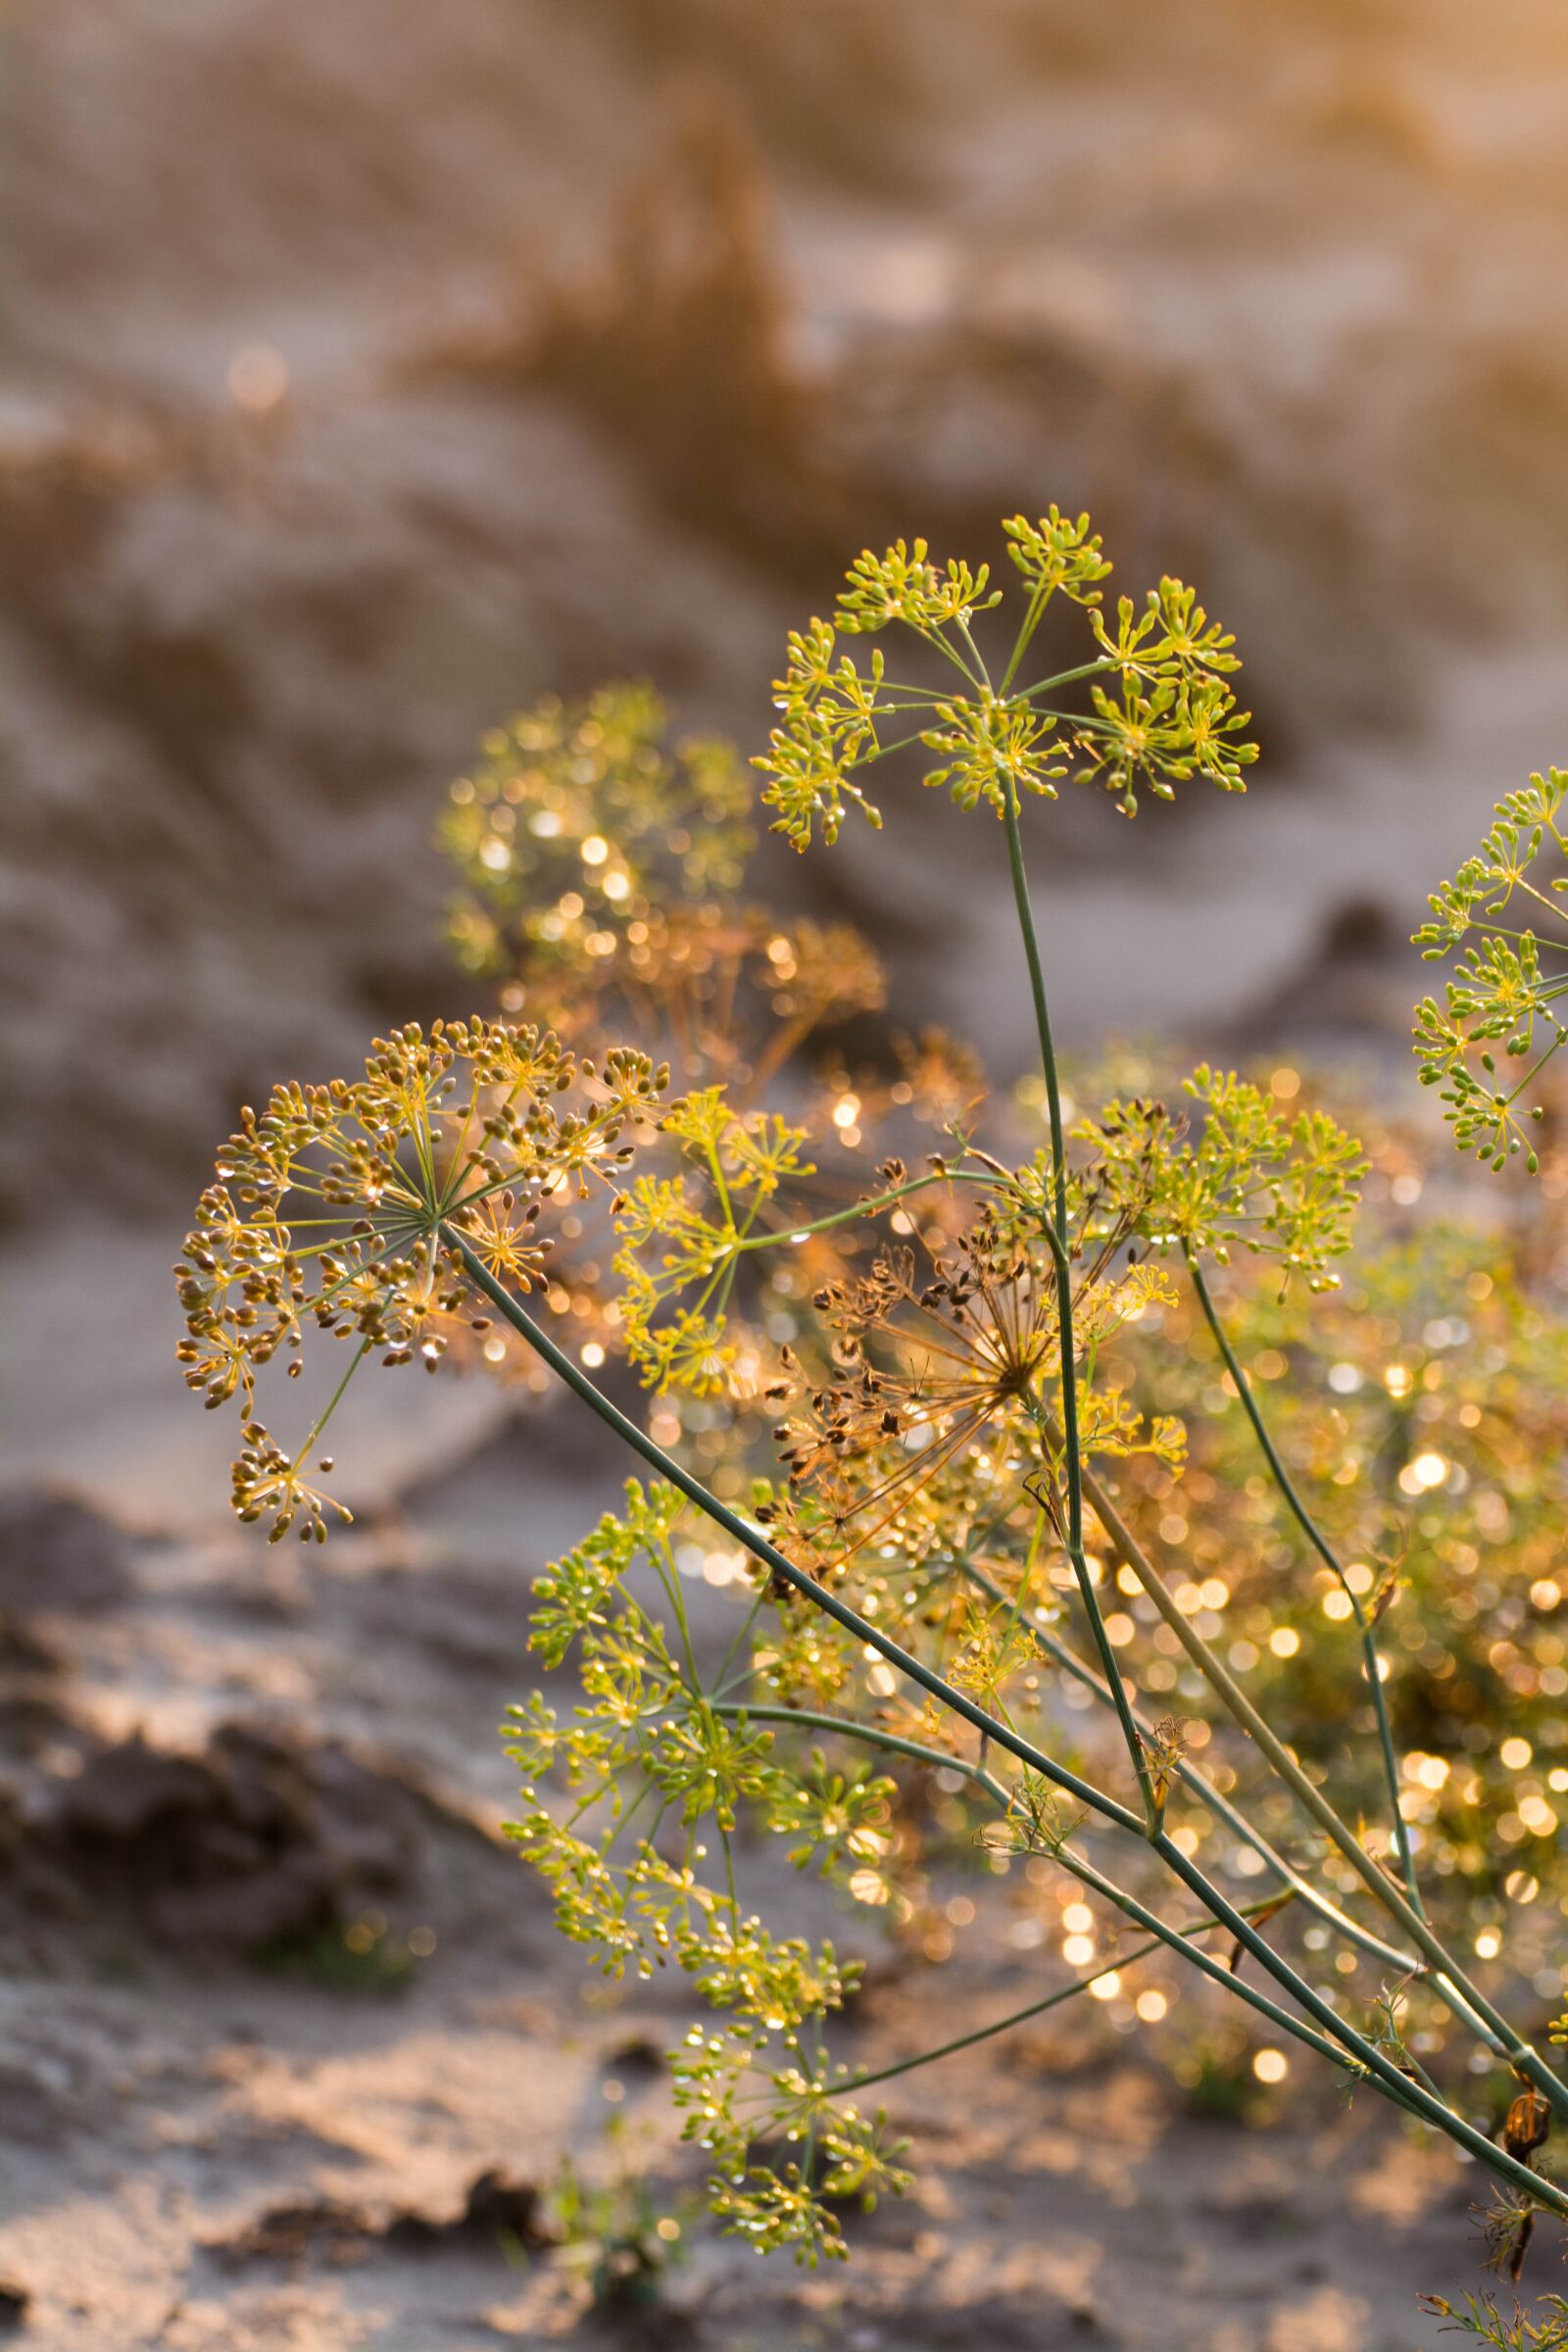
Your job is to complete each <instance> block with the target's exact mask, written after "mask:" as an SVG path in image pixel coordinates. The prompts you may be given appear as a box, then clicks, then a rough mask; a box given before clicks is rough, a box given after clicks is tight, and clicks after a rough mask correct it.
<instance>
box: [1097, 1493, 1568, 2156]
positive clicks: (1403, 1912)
mask: <svg viewBox="0 0 1568 2352" xmlns="http://www.w3.org/2000/svg"><path fill="white" fill-rule="evenodd" d="M1084 1491H1085V1493H1086V1494H1087V1495H1088V1497H1089V1500H1090V1502H1091V1503H1092V1504H1093V1506H1094V1510H1095V1516H1096V1517H1097V1518H1098V1519H1099V1521H1100V1523H1101V1525H1102V1527H1103V1529H1104V1531H1105V1535H1106V1538H1107V1540H1108V1542H1109V1544H1110V1547H1111V1549H1112V1550H1113V1551H1114V1553H1115V1555H1116V1557H1117V1558H1118V1559H1119V1560H1122V1561H1124V1562H1125V1564H1126V1565H1127V1566H1128V1567H1129V1568H1130V1569H1131V1570H1132V1572H1133V1574H1134V1575H1135V1576H1136V1577H1137V1579H1138V1581H1139V1583H1140V1584H1141V1585H1142V1586H1143V1589H1144V1591H1145V1592H1146V1593H1148V1595H1149V1597H1150V1599H1151V1600H1152V1602H1153V1603H1154V1606H1155V1608H1156V1609H1158V1611H1159V1613H1160V1615H1161V1617H1163V1618H1164V1620H1165V1623H1166V1624H1167V1625H1168V1626H1169V1627H1170V1629H1171V1632H1172V1633H1173V1634H1174V1635H1175V1636H1176V1639H1177V1641H1178V1642H1180V1643H1181V1645H1182V1647H1183V1648H1184V1649H1185V1650H1186V1652H1187V1654H1188V1656H1189V1657H1190V1658H1191V1659H1192V1661H1193V1664H1194V1665H1195V1666H1196V1667H1197V1668H1198V1670H1199V1672H1200V1673H1201V1675H1203V1676H1204V1678H1205V1679H1206V1680H1207V1682H1208V1683H1209V1684H1210V1686H1211V1687H1212V1688H1213V1690H1214V1691H1217V1693H1218V1694H1219V1696H1220V1698H1221V1699H1223V1701H1224V1703H1225V1705H1226V1707H1227V1708H1228V1709H1229V1711H1230V1713H1231V1714H1232V1716H1234V1718H1235V1720H1236V1721H1237V1722H1238V1723H1239V1724H1240V1725H1241V1726H1242V1728H1243V1730H1244V1731H1247V1732H1250V1734H1251V1736H1252V1738H1253V1740H1256V1742H1257V1744H1258V1746H1259V1748H1260V1749H1261V1750H1262V1752H1263V1754H1264V1756H1265V1757H1266V1758H1267V1759H1268V1762H1269V1763H1270V1764H1271V1765H1272V1767H1273V1769H1274V1770H1275V1772H1277V1773H1278V1775H1279V1777H1280V1779H1281V1780H1282V1781H1283V1782H1284V1783H1285V1785H1286V1787H1287V1788H1288V1789H1291V1791H1292V1792H1293V1794H1294V1795H1295V1796H1296V1798H1297V1800H1298V1802H1299V1804H1300V1805H1301V1807H1302V1809H1303V1810H1304V1811H1305V1812H1306V1813H1308V1814H1309V1815H1310V1816H1311V1818H1312V1819H1313V1820H1314V1821H1315V1822H1316V1823H1317V1824H1318V1826H1319V1828H1320V1829H1322V1830H1323V1831H1324V1832H1325V1833H1326V1834H1327V1836H1328V1837H1329V1838H1330V1839H1331V1840H1332V1842H1333V1843H1334V1844H1335V1845H1336V1846H1338V1848H1339V1850H1340V1852H1341V1853H1342V1854H1343V1855H1344V1856H1345V1859H1346V1860H1347V1861H1348V1863H1349V1865H1350V1867H1351V1869H1352V1870H1353V1871H1354V1872H1355V1873H1356V1876H1357V1877H1358V1878H1359V1879H1360V1880H1361V1882H1362V1884H1363V1886H1364V1887H1366V1888H1367V1890H1368V1892H1369V1893H1371V1894H1372V1895H1374V1896H1375V1897H1376V1899H1377V1900H1378V1901H1379V1902H1380V1903H1381V1904H1382V1905H1383V1908H1384V1909H1385V1910H1386V1911H1388V1912H1390V1913H1391V1914H1392V1915H1393V1917H1394V1918H1395V1919H1396V1920H1397V1922H1398V1924H1399V1926H1400V1927H1401V1928H1402V1929H1403V1930H1404V1932H1405V1934H1406V1935H1407V1936H1409V1938H1410V1940H1411V1942H1412V1943H1413V1944H1414V1945H1415V1946H1416V1948H1417V1950H1418V1951H1420V1952H1423V1953H1424V1954H1425V1955H1426V1957H1427V1959H1428V1960H1429V1961H1430V1962H1431V1963H1432V1967H1433V1971H1434V1976H1435V1980H1436V1982H1437V1984H1438V1985H1440V1987H1441V1988H1442V1989H1443V1990H1444V1991H1445V1992H1446V1993H1447V1994H1448V1996H1449V1997H1450V1998H1451V1997H1452V1996H1453V1994H1454V1993H1455V1992H1457V1994H1458V1995H1459V2004H1458V2005H1460V2006H1462V2007H1463V2008H1464V2009H1466V2010H1467V2011H1469V2012H1470V2013H1471V2014H1472V2015H1473V2016H1475V2017H1478V2018H1480V2019H1481V2020H1482V2021H1483V2023H1484V2025H1485V2028H1486V2034H1487V2036H1488V2037H1490V2038H1492V2039H1493V2041H1494V2043H1495V2047H1496V2049H1497V2050H1498V2051H1499V2052H1500V2053H1502V2054H1504V2055H1506V2057H1507V2058H1508V2059H1509V2060H1510V2062H1511V2063H1513V2064H1514V2065H1515V2066H1516V2067H1518V2068H1519V2069H1521V2070H1522V2071H1523V2073H1525V2074H1526V2075H1527V2076H1528V2077H1529V2079H1530V2081H1531V2082H1534V2083H1535V2085H1536V2087H1537V2089H1538V2090H1540V2091H1542V2092H1543V2093H1544V2096H1545V2097H1546V2098H1547V2099H1549V2100H1550V2102H1551V2104H1552V2106H1553V2107H1555V2108H1556V2110H1557V2112H1558V2113H1559V2114H1564V2115H1568V2083H1565V2082H1562V2081H1560V2080H1559V2078H1558V2077H1557V2076H1556V2075H1555V2074H1554V2073H1553V2072H1552V2070H1551V2068H1550V2067H1549V2066H1547V2064H1546V2063H1545V2061H1544V2058H1543V2057H1542V2056H1541V2053H1540V2051H1539V2050H1536V2049H1534V2048H1533V2047H1532V2046H1531V2044H1530V2043H1529V2042H1527V2041H1525V2040H1524V2038H1523V2037H1522V2035H1520V2034H1517V2033H1516V2032H1515V2031H1514V2029H1513V2027H1512V2026H1510V2025H1509V2023H1508V2021H1507V2019H1506V2018H1505V2017H1503V2016H1502V2015H1501V2014H1500V2013H1499V2011H1498V2010H1497V2009H1496V2008H1495V2006H1494V2005H1493V2003H1492V2002H1491V2001H1489V2000H1488V1999H1487V1997H1486V1995H1485V1993H1483V1992H1482V1991H1481V1989H1480V1987H1479V1986H1478V1985H1475V1984H1473V1983H1472V1982H1471V1980H1470V1978H1469V1977H1468V1976H1467V1975H1466V1974H1465V1972H1464V1971H1463V1969H1461V1968H1460V1967H1459V1966H1458V1965H1457V1963H1456V1962H1455V1960H1454V1959H1453V1956H1452V1954H1451V1953H1449V1952H1447V1951H1446V1950H1445V1948H1444V1946H1443V1945H1442V1943H1440V1942H1439V1940H1438V1938H1437V1936H1435V1935H1434V1934H1433V1932H1432V1930H1431V1928H1430V1927H1429V1926H1428V1924H1427V1922H1426V1920H1425V1919H1424V1918H1423V1917H1422V1915H1421V1913H1420V1912H1419V1911H1417V1910H1415V1909H1414V1908H1413V1906H1412V1905H1411V1904H1410V1902H1409V1901H1408V1900H1407V1898H1406V1897H1405V1895H1404V1894H1403V1892H1402V1891H1401V1889H1400V1888H1399V1887H1397V1886H1396V1884H1395V1883H1394V1881H1393V1880H1392V1879H1391V1878H1390V1877H1389V1876H1388V1874H1387V1873H1386V1872H1385V1871H1383V1870H1382V1869H1380V1868H1379V1866H1378V1864H1377V1863H1376V1862H1375V1861H1374V1860H1373V1859H1372V1856H1371V1855H1370V1854H1369V1853H1368V1852H1367V1851H1366V1849H1365V1847H1364V1846H1362V1845H1361V1844H1360V1842H1359V1840H1358V1839H1357V1838H1354V1837H1352V1835H1351V1834H1350V1832H1349V1830H1348V1828H1347V1827H1346V1825H1345V1823H1344V1822H1343V1821H1342V1820H1341V1819H1340V1817H1339V1815H1338V1813H1336V1811H1335V1810H1334V1807H1333V1806H1332V1805H1331V1804H1330V1803H1329V1801H1328V1799H1327V1798H1326V1797H1325V1796H1324V1795H1323V1794H1322V1792H1321V1790H1319V1789H1316V1788H1314V1787H1313V1785H1312V1783H1311V1782H1310V1781H1309V1780H1308V1779H1307V1777H1306V1775H1305V1773H1304V1772H1302V1770H1301V1768H1300V1765H1299V1763H1298V1762H1297V1759H1296V1757H1295V1756H1294V1755H1293V1754H1292V1753H1291V1751H1290V1749H1289V1748H1288V1747H1287V1746H1286V1745H1285V1742H1284V1741H1283V1740H1280V1739H1279V1738H1277V1737H1276V1735H1275V1733H1274V1732H1273V1731H1272V1730H1271V1728H1270V1727H1269V1725H1268V1724H1267V1723H1266V1722H1265V1721H1264V1719H1263V1717H1262V1716H1261V1715H1260V1714H1259V1713H1258V1711H1257V1709H1256V1708H1255V1707H1254V1706H1253V1704H1252V1702H1251V1700H1250V1698H1249V1697H1248V1695H1247V1693H1246V1691H1243V1689H1242V1688H1241V1686H1240V1684H1239V1683H1238V1682H1237V1681H1236V1678H1235V1676H1234V1675H1233V1674H1231V1673H1230V1671H1229V1669H1228V1668H1227V1667H1226V1666H1225V1665H1224V1664H1223V1663H1222V1662H1221V1660H1220V1659H1219V1658H1218V1657H1217V1656H1216V1655H1215V1653H1214V1651H1213V1650H1212V1649H1211V1648H1210V1647H1209V1645H1208V1643H1207V1642H1205V1641H1204V1640H1203V1638H1202V1636H1201V1634H1200V1633H1198V1632H1197V1631H1196V1630H1195V1628H1194V1627H1193V1625H1192V1623H1191V1621H1190V1620H1189V1618H1188V1617H1187V1616H1186V1614H1185V1612H1184V1611H1183V1610H1181V1609H1179V1608H1178V1607H1177V1605H1176V1601H1175V1599H1174V1597H1173V1595H1172V1593H1171V1592H1170V1589H1169V1587H1168V1586H1167V1585H1166V1583H1165V1580H1164V1578H1163V1577H1162V1576H1161V1575H1160V1573H1159V1571H1158V1569H1157V1568H1156V1567H1155V1566H1154V1564H1153V1562H1152V1560H1151V1559H1150V1557H1149V1555H1148V1553H1147V1552H1146V1551H1145V1550H1144V1548H1143V1546H1142V1545H1141V1544H1139V1543H1138V1541H1137V1539H1136V1538H1135V1537H1134V1536H1133V1535H1132V1533H1131V1531H1130V1530H1129V1529H1128V1527H1127V1525H1126V1523H1125V1522H1124V1520H1123V1519H1122V1517H1121V1514H1120V1513H1119V1512H1118V1511H1117V1509H1116V1506H1115V1504H1114V1503H1113V1502H1112V1501H1111V1499H1110V1496H1109V1495H1108V1494H1106V1492H1105V1490H1104V1488H1103V1487H1102V1486H1101V1485H1100V1483H1099V1481H1098V1480H1097V1479H1096V1478H1095V1476H1094V1474H1093V1472H1086V1474H1085V1479H1084Z"/></svg>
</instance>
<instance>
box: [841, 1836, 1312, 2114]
mask: <svg viewBox="0 0 1568 2352" xmlns="http://www.w3.org/2000/svg"><path fill="white" fill-rule="evenodd" d="M1074 1875H1076V1874H1074ZM1250 1908H1251V1909H1254V1910H1259V1909H1262V1908H1263V1906H1262V1905H1261V1904H1255V1905H1251V1906H1250ZM1213 1925H1214V1922H1213V1921H1212V1920H1211V1919H1199V1920H1194V1921H1193V1922H1192V1924H1191V1925H1190V1926H1188V1927H1185V1928H1167V1929H1162V1931H1161V1932H1160V1933H1159V1934H1158V1935H1154V1936H1150V1937H1149V1938H1148V1940H1147V1941H1146V1942H1144V1943H1139V1944H1135V1945H1134V1946H1133V1948H1132V1950H1131V1951H1129V1952H1118V1953H1117V1954H1116V1955H1115V1957H1114V1958H1113V1959H1107V1960H1106V1961H1105V1963H1104V1965H1103V1967H1101V1968H1097V1969H1094V1970H1093V1971H1092V1972H1091V1973H1090V1974H1089V1975H1088V1976H1087V1977H1076V1978H1074V1980H1073V1982H1072V1983H1071V1984H1070V1985H1057V1987H1056V1989H1055V1991H1054V1992H1048V1993H1047V1994H1046V1997H1045V1999H1044V2000H1040V2001H1031V2002H1030V2003H1029V2005H1028V2007H1027V2008H1024V2009H1014V2010H1013V2011H1012V2013H1011V2014H1010V2016H1007V2017H999V2018H997V2019H995V2020H994V2021H993V2023H992V2024H990V2025H989V2026H977V2027H976V2028H975V2030H974V2032H973V2033H971V2034H958V2035H957V2036H956V2039H955V2040H953V2041H945V2042H943V2043H941V2045H940V2046H939V2047H938V2048H936V2049H934V2050H921V2051H920V2053H919V2054H918V2056H917V2057H914V2058H901V2059H899V2061H898V2062H897V2064H896V2065H893V2066H879V2067H878V2068H877V2069H876V2071H875V2072H874V2073H872V2074H862V2075H852V2076H851V2077H850V2079H849V2081H848V2082H835V2083H834V2085H833V2094H834V2096H835V2098H837V2097H838V2096H840V2095H841V2094H844V2095H848V2094H850V2093H851V2092H854V2091H858V2090H866V2089H869V2087H870V2086H871V2084H872V2083H873V2082H892V2080H893V2078H894V2077H895V2076H896V2075H907V2074H912V2073H913V2072H914V2070H915V2068H916V2067H920V2066H933V2065H935V2063H936V2061H937V2060H938V2059H939V2058H951V2057H952V2056H953V2055H954V2053H955V2052H956V2051H957V2050H968V2049H972V2048H973V2047H974V2045H975V2043H976V2042H977V2041H990V2040H992V2039H994V2037H995V2036H996V2035H997V2034H1006V2033H1008V2032H1010V2031H1011V2029H1012V2028H1013V2027H1014V2026H1022V2025H1026V2024H1027V2023H1028V2021H1029V2019H1030V2018H1032V2017H1043V2016H1044V2015H1045V2013H1046V2011H1047V2010H1048V2009H1059V2008H1060V2007H1061V2005H1062V2003H1063V2002H1064V2001H1071V2000H1075V1999H1076V1998H1077V1996H1078V1995H1079V1994H1080V1993H1083V1992H1087V1991H1088V1990H1089V1987H1090V1986H1091V1985H1098V1984H1099V1982H1100V1980H1101V1978H1102V1977H1108V1976H1110V1975H1112V1974H1113V1973H1119V1972H1120V1971H1121V1970H1122V1969H1124V1968H1131V1967H1132V1966H1133V1965H1134V1963H1135V1962H1136V1961H1139V1960H1147V1959H1148V1957H1149V1955H1150V1953H1151V1952H1157V1951H1159V1950H1160V1949H1161V1948H1162V1947H1164V1946H1167V1945H1168V1946H1171V1947H1172V1948H1174V1939H1175V1938H1176V1937H1178V1936H1180V1937H1182V1938H1186V1937H1188V1936H1204V1935H1206V1934H1207V1933H1208V1931H1209V1930H1210V1929H1211V1928H1212V1927H1213ZM1189 1956H1190V1955H1189ZM1223 1973H1224V1974H1225V1975H1226V1977H1227V1979H1228V1980H1229V1982H1230V1984H1231V1986H1232V1989H1233V1990H1239V1989H1240V1980H1239V1979H1232V1978H1230V1972H1229V1971H1228V1970H1226V1971H1224V1972H1223ZM1269 2006H1270V2008H1272V2007H1273V2003H1272V2002H1271V2003H1270V2004H1269ZM1279 2015H1280V2017H1281V2019H1282V2021H1283V2022H1285V2023H1287V2024H1289V2025H1292V2026H1294V2025H1295V2021H1294V2020H1286V2019H1285V2013H1284V2012H1283V2011H1281V2012H1280V2013H1279ZM1308 2037H1309V2038H1310V2039H1311V2041H1312V2043H1313V2044H1314V2046H1320V2047H1321V2048H1322V2049H1323V2050H1324V2051H1325V2052H1326V2053H1327V2054H1328V2056H1329V2057H1331V2058H1332V2059H1333V2060H1334V2062H1335V2064H1336V2065H1337V2066H1344V2065H1345V2064H1346V2060H1345V2058H1344V2056H1343V2055H1342V2053H1341V2052H1340V2051H1339V2050H1337V2049H1336V2048H1335V2047H1334V2045H1333V2043H1332V2042H1330V2041H1328V2040H1327V2039H1326V2038H1325V2037H1324V2036H1323V2035H1321V2034H1310V2032H1309V2030H1308V2033H1307V2034H1305V2035H1303V2038H1308Z"/></svg>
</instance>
